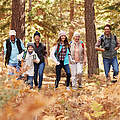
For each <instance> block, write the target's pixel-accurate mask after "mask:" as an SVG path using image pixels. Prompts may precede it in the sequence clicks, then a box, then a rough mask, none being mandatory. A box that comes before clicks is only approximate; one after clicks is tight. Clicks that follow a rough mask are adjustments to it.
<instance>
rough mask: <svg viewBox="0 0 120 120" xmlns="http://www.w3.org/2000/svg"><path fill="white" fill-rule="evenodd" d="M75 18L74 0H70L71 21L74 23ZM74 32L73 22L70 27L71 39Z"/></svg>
mask: <svg viewBox="0 0 120 120" xmlns="http://www.w3.org/2000/svg"><path fill="white" fill-rule="evenodd" d="M73 20H74V0H72V1H71V2H70V22H71V23H72V21H73ZM73 32H74V27H73V25H72V24H71V25H70V28H69V38H70V40H71V38H72V35H73Z"/></svg>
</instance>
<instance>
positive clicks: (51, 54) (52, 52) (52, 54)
mask: <svg viewBox="0 0 120 120" xmlns="http://www.w3.org/2000/svg"><path fill="white" fill-rule="evenodd" d="M56 49H57V46H54V47H53V48H52V51H51V53H50V57H51V58H52V60H53V61H54V62H55V63H56V65H59V64H60V62H59V61H58V60H57V59H56V57H55V51H56Z"/></svg>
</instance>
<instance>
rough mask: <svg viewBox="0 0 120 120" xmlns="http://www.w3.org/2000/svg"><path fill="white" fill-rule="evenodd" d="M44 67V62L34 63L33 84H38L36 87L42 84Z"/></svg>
mask: <svg viewBox="0 0 120 120" xmlns="http://www.w3.org/2000/svg"><path fill="white" fill-rule="evenodd" d="M44 68H45V63H39V64H36V63H34V83H35V86H37V85H38V88H41V86H42V80H43V72H44ZM38 73H39V84H38V82H37V78H38Z"/></svg>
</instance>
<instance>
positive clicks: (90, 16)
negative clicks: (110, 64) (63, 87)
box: [85, 0, 99, 77]
mask: <svg viewBox="0 0 120 120" xmlns="http://www.w3.org/2000/svg"><path fill="white" fill-rule="evenodd" d="M85 28H86V45H87V58H88V77H91V76H92V75H93V74H98V73H99V65H98V55H97V53H96V50H95V43H96V41H97V40H96V29H95V11H94V0H85Z"/></svg>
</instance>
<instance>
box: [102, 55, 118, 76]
mask: <svg viewBox="0 0 120 120" xmlns="http://www.w3.org/2000/svg"><path fill="white" fill-rule="evenodd" d="M103 64H104V70H105V75H106V77H108V74H109V72H110V67H111V65H112V67H113V76H117V75H118V73H119V65H118V60H117V57H116V56H115V57H113V58H111V59H108V58H103Z"/></svg>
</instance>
